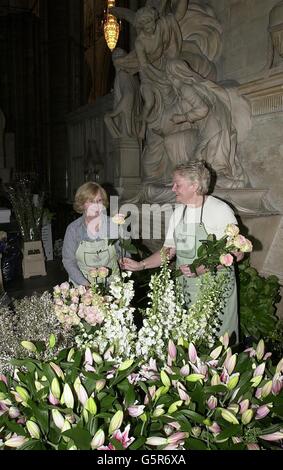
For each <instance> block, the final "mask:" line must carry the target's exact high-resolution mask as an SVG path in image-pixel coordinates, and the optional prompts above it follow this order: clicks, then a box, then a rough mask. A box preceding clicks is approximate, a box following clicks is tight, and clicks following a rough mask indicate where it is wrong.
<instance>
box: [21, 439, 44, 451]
mask: <svg viewBox="0 0 283 470" xmlns="http://www.w3.org/2000/svg"><path fill="white" fill-rule="evenodd" d="M18 450H47V449H46V447H45V446H44V444H43V442H41V441H39V440H38V439H29V441H27V442H25V443H24V444H23V445H22V446H21V447H19V449H18Z"/></svg>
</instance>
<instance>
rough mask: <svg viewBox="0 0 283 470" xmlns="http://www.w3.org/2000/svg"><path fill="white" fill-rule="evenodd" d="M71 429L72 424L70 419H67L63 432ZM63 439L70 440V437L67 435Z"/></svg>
mask: <svg viewBox="0 0 283 470" xmlns="http://www.w3.org/2000/svg"><path fill="white" fill-rule="evenodd" d="M69 429H71V425H70V423H69V421H68V420H67V419H65V421H64V424H63V427H62V429H61V432H62V433H63V432H65V431H69ZM63 439H64V441H65V442H69V441H70V438H69V437H67V436H63Z"/></svg>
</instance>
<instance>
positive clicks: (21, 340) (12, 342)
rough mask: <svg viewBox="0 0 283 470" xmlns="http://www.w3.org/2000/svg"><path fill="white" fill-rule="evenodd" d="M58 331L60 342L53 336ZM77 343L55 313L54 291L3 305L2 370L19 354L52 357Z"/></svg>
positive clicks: (0, 325) (0, 313)
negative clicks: (52, 293) (54, 339)
mask: <svg viewBox="0 0 283 470" xmlns="http://www.w3.org/2000/svg"><path fill="white" fill-rule="evenodd" d="M53 333H56V341H55V342H54V341H53V340H51V344H52V347H51V348H50V347H49V346H50V344H49V342H50V338H52V337H54V334H53ZM74 344H75V342H74V338H73V332H72V331H65V329H64V328H62V325H61V324H60V322H59V321H58V318H57V316H56V314H55V312H54V304H53V299H52V296H51V294H49V293H48V292H44V293H43V294H42V295H33V296H31V297H29V298H28V297H25V298H24V299H21V300H15V301H14V302H13V305H12V306H11V305H6V306H1V307H0V373H3V372H5V371H6V370H9V369H10V368H11V365H10V364H11V360H12V359H13V358H15V357H17V358H25V357H34V358H37V359H42V360H44V359H48V358H50V357H53V356H54V355H55V354H57V353H58V352H59V351H60V350H62V349H64V348H67V347H71V346H73V345H74Z"/></svg>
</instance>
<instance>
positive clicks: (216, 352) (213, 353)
mask: <svg viewBox="0 0 283 470" xmlns="http://www.w3.org/2000/svg"><path fill="white" fill-rule="evenodd" d="M222 348H223V346H218V347H217V348H215V349H213V351H211V353H210V357H212V359H217V358H218V357H219V356H220V354H221V351H222Z"/></svg>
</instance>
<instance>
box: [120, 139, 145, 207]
mask: <svg viewBox="0 0 283 470" xmlns="http://www.w3.org/2000/svg"><path fill="white" fill-rule="evenodd" d="M114 145H115V146H117V147H116V165H115V180H114V184H115V187H116V189H117V191H118V192H119V194H120V196H121V197H122V199H129V198H131V197H133V196H136V195H137V193H138V192H139V189H140V185H141V164H140V155H141V146H140V142H139V141H138V139H137V138H135V137H121V138H119V139H114Z"/></svg>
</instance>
